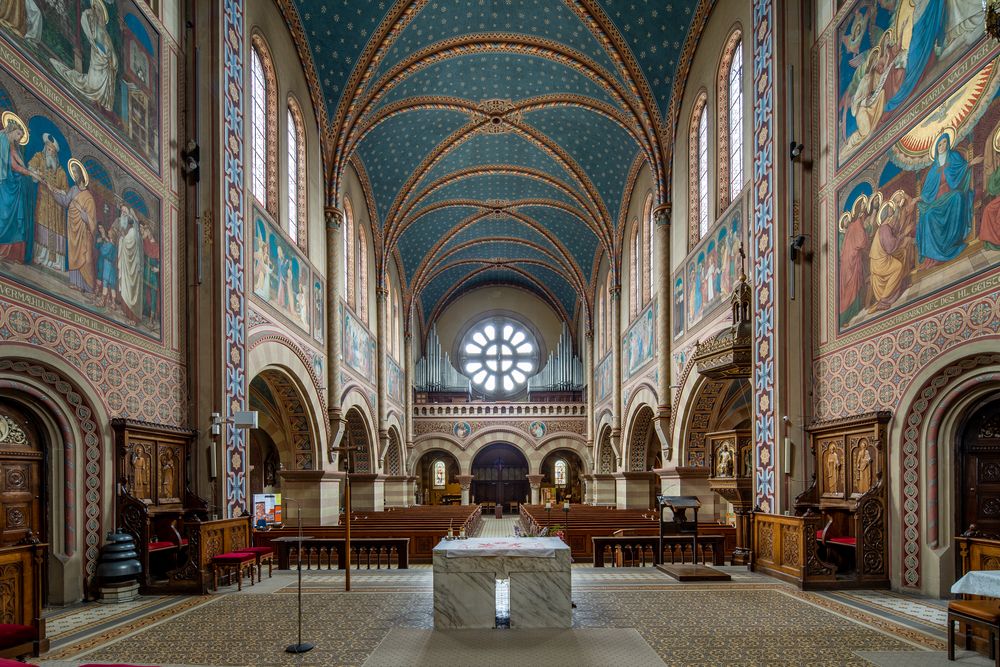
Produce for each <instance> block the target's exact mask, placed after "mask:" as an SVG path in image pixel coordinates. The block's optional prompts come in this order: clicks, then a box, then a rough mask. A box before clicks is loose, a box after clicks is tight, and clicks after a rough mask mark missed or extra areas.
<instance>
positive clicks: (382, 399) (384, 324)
mask: <svg viewBox="0 0 1000 667" xmlns="http://www.w3.org/2000/svg"><path fill="white" fill-rule="evenodd" d="M382 273H383V278H382V279H381V280H379V285H378V288H377V289H376V290H375V355H376V359H377V360H378V380H377V383H378V384H377V387H378V390H377V393H378V396H377V400H378V458H377V459H376V463H375V467H376V470H377V471H378V472H381V471H382V458H383V457H384V456H385V453H386V451H387V450H388V448H389V425H388V413H389V410H388V407H389V406H388V401H387V400H386V397H387V396H388V395H389V389H388V380H389V376H388V373H389V362H388V353H389V346H388V343H387V337H386V334H387V333H388V328H389V322H388V319H387V317H388V315H387V310H388V309H387V307H386V306H387V303H388V301H389V291H388V290H387V289H386V287H385V281H386V280H388V279H389V277H388V274H387V272H385V271H383V272H382Z"/></svg>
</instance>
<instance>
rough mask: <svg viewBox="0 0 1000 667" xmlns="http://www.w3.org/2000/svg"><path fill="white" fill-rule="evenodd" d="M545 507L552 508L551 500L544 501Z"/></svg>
mask: <svg viewBox="0 0 1000 667" xmlns="http://www.w3.org/2000/svg"><path fill="white" fill-rule="evenodd" d="M545 509H547V510H550V509H552V503H551V502H546V503H545Z"/></svg>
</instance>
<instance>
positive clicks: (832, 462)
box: [825, 445, 844, 493]
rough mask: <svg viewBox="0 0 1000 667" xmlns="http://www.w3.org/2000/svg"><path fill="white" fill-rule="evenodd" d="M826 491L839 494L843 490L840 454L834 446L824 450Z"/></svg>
mask: <svg viewBox="0 0 1000 667" xmlns="http://www.w3.org/2000/svg"><path fill="white" fill-rule="evenodd" d="M825 458H826V485H825V486H826V490H827V491H828V492H832V493H840V492H842V491H843V490H844V480H843V477H842V476H841V474H840V472H841V468H842V466H843V463H842V462H841V460H840V452H838V451H837V447H836V446H835V445H830V447H828V448H827V450H826V457H825Z"/></svg>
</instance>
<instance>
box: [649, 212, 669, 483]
mask: <svg viewBox="0 0 1000 667" xmlns="http://www.w3.org/2000/svg"><path fill="white" fill-rule="evenodd" d="M670 212H671V205H670V204H669V203H666V204H661V205H660V206H657V207H656V209H654V210H653V220H652V221H651V222H652V223H653V224H655V225H656V237H655V242H656V247H655V248H654V249H653V254H654V255H655V259H656V267H657V269H658V270H659V271H658V273H657V274H656V284H655V285H652V287H653V288H654V289H655V290H656V301H657V308H656V312H657V321H656V372H657V375H658V376H659V378H658V382H657V386H656V397H657V402H658V405H657V408H656V417H655V418H654V419H653V430H654V432H655V433H656V437H657V439H658V440H659V441H660V449H661V450H662V451H663V463H664V465H666V463H667V461H669V460H670V459H671V458H673V443H672V442H670V403H671V396H670V361H671V349H672V346H671V343H672V342H673V328H672V327H671V321H672V320H671V317H672V316H673V307H674V293H673V286H672V285H671V284H670Z"/></svg>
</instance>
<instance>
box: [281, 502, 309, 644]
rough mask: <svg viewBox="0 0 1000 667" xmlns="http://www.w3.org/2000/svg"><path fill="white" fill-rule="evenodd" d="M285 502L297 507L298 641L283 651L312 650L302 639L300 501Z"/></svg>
mask: <svg viewBox="0 0 1000 667" xmlns="http://www.w3.org/2000/svg"><path fill="white" fill-rule="evenodd" d="M284 500H285V501H286V502H293V503H295V505H296V506H297V507H298V508H299V542H298V544H299V547H298V549H296V550H295V565H296V567H297V569H298V571H299V600H298V606H299V642H298V643H297V644H290V645H288V646H286V647H285V653H305V652H306V651H311V650H313V648H315V647H314V645H313V644H310V643H309V642H303V641H302V503H300V502H299V501H297V500H292V499H291V498H285V499H284Z"/></svg>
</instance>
